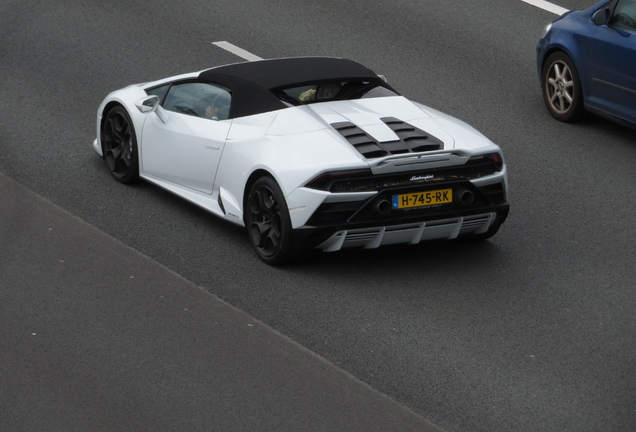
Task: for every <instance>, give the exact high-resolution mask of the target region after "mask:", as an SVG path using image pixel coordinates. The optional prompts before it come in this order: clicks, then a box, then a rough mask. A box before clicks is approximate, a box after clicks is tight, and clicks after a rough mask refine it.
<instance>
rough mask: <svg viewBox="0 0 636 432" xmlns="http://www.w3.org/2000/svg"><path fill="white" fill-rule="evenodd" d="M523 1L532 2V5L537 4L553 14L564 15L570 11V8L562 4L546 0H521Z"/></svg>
mask: <svg viewBox="0 0 636 432" xmlns="http://www.w3.org/2000/svg"><path fill="white" fill-rule="evenodd" d="M521 1H523V2H526V3H528V4H531V5H532V6H536V7H538V8H539V9H543V10H546V11H548V12H552V13H553V14H557V15H563V14H564V13H566V12H569V10H568V9H566V8H562V7H561V6H557V5H555V4H552V3H550V2H547V1H545V0H521Z"/></svg>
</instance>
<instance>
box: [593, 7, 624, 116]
mask: <svg viewBox="0 0 636 432" xmlns="http://www.w3.org/2000/svg"><path fill="white" fill-rule="evenodd" d="M588 59H589V64H588V66H589V75H590V94H589V97H588V103H589V104H590V105H592V106H594V107H596V108H600V109H602V110H604V111H607V112H609V113H611V114H614V115H617V116H619V117H622V118H625V119H628V120H631V121H636V0H618V2H617V3H616V7H615V8H614V9H613V11H612V16H611V18H610V19H609V23H608V24H606V25H605V24H604V25H599V26H598V27H597V29H596V31H595V33H594V36H593V38H592V39H591V40H590V46H589V56H588Z"/></svg>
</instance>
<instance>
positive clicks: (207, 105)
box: [163, 82, 232, 120]
mask: <svg viewBox="0 0 636 432" xmlns="http://www.w3.org/2000/svg"><path fill="white" fill-rule="evenodd" d="M231 102H232V95H231V94H230V92H229V90H228V89H226V88H223V87H220V86H215V85H212V84H207V83H196V82H195V83H193V82H190V83H182V84H174V85H173V86H172V87H170V91H169V92H168V94H167V95H166V99H165V101H164V103H163V108H164V109H166V110H168V111H174V112H178V113H181V114H187V115H191V116H195V117H201V118H208V119H211V120H227V119H228V118H229V116H230V105H231Z"/></svg>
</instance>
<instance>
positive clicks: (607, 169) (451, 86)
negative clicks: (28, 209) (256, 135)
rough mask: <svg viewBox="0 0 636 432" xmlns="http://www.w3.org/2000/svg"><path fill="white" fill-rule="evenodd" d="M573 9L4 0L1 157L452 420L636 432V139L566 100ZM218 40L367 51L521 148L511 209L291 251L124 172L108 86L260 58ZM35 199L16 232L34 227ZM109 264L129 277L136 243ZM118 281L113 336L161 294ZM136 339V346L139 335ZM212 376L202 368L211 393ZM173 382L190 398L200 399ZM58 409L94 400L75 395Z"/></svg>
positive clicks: (187, 275)
mask: <svg viewBox="0 0 636 432" xmlns="http://www.w3.org/2000/svg"><path fill="white" fill-rule="evenodd" d="M557 3H560V4H561V5H562V6H564V7H567V8H575V7H585V6H590V5H591V4H592V3H594V0H587V1H584V0H567V1H565V0H564V1H563V2H557ZM554 18H555V15H554V14H551V13H549V12H546V11H544V10H541V9H538V8H536V7H534V6H531V5H529V4H527V3H525V2H523V1H521V0H470V1H466V2H462V3H461V4H460V3H458V2H455V3H452V4H451V3H450V2H447V1H442V0H417V1H415V0H394V1H391V2H386V1H377V0H364V1H362V0H350V1H347V2H342V1H336V0H321V1H319V2H316V1H315V0H267V1H266V2H263V1H261V0H236V1H231V2H211V1H209V0H183V1H181V2H174V1H169V0H151V1H149V2H137V1H131V0H111V1H109V2H104V1H99V0H65V1H64V2H52V1H50V0H4V1H0V173H3V174H4V175H5V176H6V177H8V178H10V179H12V180H15V181H16V182H18V183H19V184H20V185H23V186H24V187H25V188H27V189H28V190H30V191H32V192H34V193H36V194H38V195H39V196H41V197H43V198H44V199H46V200H48V201H49V202H50V203H53V204H54V205H56V206H58V207H59V208H61V209H63V210H64V211H66V212H68V213H70V214H72V215H73V216H74V217H77V218H79V219H80V220H82V221H85V223H87V224H90V225H92V226H94V227H95V228H97V229H98V230H99V231H101V232H103V233H105V235H106V236H107V238H110V239H115V240H116V241H118V242H121V244H124V245H126V247H129V248H131V249H132V250H134V251H137V252H138V253H140V254H143V255H144V256H147V257H148V258H149V262H150V263H154V264H153V265H156V264H158V265H159V266H163V267H164V268H166V269H169V270H170V271H171V272H174V273H175V274H178V275H179V276H180V277H182V278H184V279H186V280H187V281H190V283H191V284H192V285H193V286H196V287H200V288H199V289H200V290H202V291H203V292H204V293H208V294H209V295H211V296H213V297H216V298H220V299H221V300H222V301H224V302H227V303H228V304H230V305H232V306H233V307H236V308H237V309H239V310H241V311H243V312H244V313H246V314H249V316H251V317H254V318H255V319H256V320H258V321H260V322H262V323H264V324H266V325H267V326H269V327H270V328H272V329H274V330H275V331H277V332H279V333H280V334H282V335H284V336H285V337H287V338H289V339H291V340H293V341H294V342H295V343H298V344H299V345H301V346H303V347H305V348H306V349H308V350H310V351H312V352H314V353H316V354H317V355H319V356H320V357H322V358H324V359H326V360H327V361H328V362H329V363H330V364H332V365H334V366H335V367H337V368H340V369H342V370H344V371H346V372H347V373H349V374H351V375H352V376H354V377H355V378H356V379H358V380H360V381H361V382H364V383H366V384H368V385H369V386H370V387H371V388H373V389H375V390H377V391H379V392H381V393H383V394H386V395H388V396H389V397H390V398H391V399H393V400H395V401H397V402H398V403H399V404H402V405H404V406H406V407H408V408H409V409H410V410H412V411H413V412H415V413H416V414H418V415H420V416H421V417H423V418H425V419H428V420H430V421H431V422H433V423H434V424H436V425H438V426H440V427H441V428H442V429H444V430H446V431H453V432H509V431H523V432H545V431H560V432H561V431H563V432H597V431H603V432H624V431H634V430H636V362H635V360H634V359H636V313H635V311H636V282H635V281H636V264H635V263H636V228H635V224H634V220H635V217H634V216H635V215H636V201H635V200H634V199H633V197H634V196H636V170H635V169H634V161H636V140H635V136H636V135H635V134H634V131H633V130H629V129H626V128H624V127H621V126H619V125H616V124H614V123H611V122H609V121H605V120H603V119H600V118H597V117H593V116H589V117H587V118H586V119H585V120H584V121H582V122H579V123H575V124H563V123H560V122H557V121H555V120H554V119H552V118H551V117H550V115H549V114H548V113H547V111H546V108H545V106H544V104H543V101H542V98H541V91H540V86H539V80H538V77H537V71H536V58H535V56H536V53H535V47H536V43H537V40H538V37H539V35H540V33H541V30H542V28H543V27H544V26H545V24H547V23H548V22H549V21H551V20H553V19H554ZM215 41H229V42H231V43H233V44H235V45H237V46H239V47H241V48H244V49H246V50H248V51H250V52H252V53H254V54H256V55H258V56H260V57H263V58H275V57H286V56H303V55H328V56H339V57H344V58H350V59H352V60H356V61H358V62H360V63H362V64H365V65H366V66H368V67H370V68H371V69H372V70H374V71H376V72H377V73H380V74H383V75H385V76H387V78H388V80H389V82H390V83H391V85H392V86H394V87H395V88H396V89H397V90H398V91H400V92H401V93H402V94H403V95H405V96H406V97H408V98H410V99H413V100H416V101H418V102H422V103H424V104H426V105H429V106H431V107H432V108H434V109H437V110H439V111H443V112H446V113H448V114H450V115H453V116H455V117H457V118H460V119H462V120H464V121H466V122H467V123H469V124H470V125H472V126H474V127H475V128H476V129H478V130H479V131H481V132H482V133H484V134H485V135H486V136H487V137H488V138H490V139H491V140H492V141H494V142H495V143H497V144H499V145H500V146H501V147H502V149H503V152H504V157H505V159H506V163H507V164H508V167H509V173H510V186H511V187H510V204H511V212H510V216H509V218H508V220H507V221H506V223H505V224H504V226H503V227H502V229H501V230H500V232H499V233H498V234H497V235H496V236H495V237H494V238H493V239H491V240H489V241H487V242H484V243H481V244H458V243H452V242H449V243H442V244H438V243H436V244H422V245H418V246H412V247H409V246H404V247H396V248H383V249H378V250H373V251H364V250H362V251H347V252H344V251H343V252H342V253H333V254H317V255H315V256H313V257H311V259H309V260H307V261H305V262H302V263H299V264H297V265H294V266H289V267H282V268H272V267H268V266H266V265H264V264H262V263H261V262H259V261H258V259H257V258H256V257H255V254H254V252H253V251H252V250H251V248H250V245H249V242H248V240H247V238H246V234H245V231H244V230H243V229H240V228H238V227H235V226H232V225H229V224H227V223H224V222H223V221H221V220H218V219H216V218H214V217H212V216H211V215H210V214H208V213H206V212H205V211H203V210H201V209H199V208H197V207H195V206H193V205H190V204H188V203H186V202H184V201H183V200H180V199H178V198H177V197H175V196H173V195H171V194H169V193H167V192H165V191H163V190H161V189H159V188H157V187H154V186H152V185H150V184H147V183H144V182H140V183H139V184H137V185H135V186H131V187H128V186H125V185H121V184H118V183H117V182H115V181H114V180H113V179H112V178H111V176H110V174H109V173H108V169H107V168H106V166H105V164H104V163H103V161H102V160H100V159H99V157H97V155H96V154H95V153H94V152H93V150H92V149H91V147H90V144H91V143H92V141H93V140H94V138H95V112H96V109H97V107H98V105H99V103H100V102H101V100H102V99H103V97H104V96H105V95H106V94H107V93H108V92H110V91H112V90H114V89H117V88H121V87H123V86H126V85H128V84H131V83H138V82H145V81H150V80H154V79H159V78H163V77H167V76H171V75H176V74H179V73H185V72H191V71H196V70H202V69H205V68H208V67H212V66H216V65H221V64H227V63H232V62H236V61H239V60H240V59H239V58H238V57H236V56H235V55H233V54H231V53H229V52H227V51H224V50H222V49H220V48H218V47H217V46H215V45H213V44H212V42H215ZM0 199H2V198H1V197H0ZM3 204H4V202H2V201H0V207H3ZM27 216H29V214H21V216H20V218H19V219H18V222H15V223H14V224H13V226H14V227H15V228H14V229H13V230H12V231H11V232H8V233H3V234H2V235H3V236H4V235H9V234H10V235H11V236H14V237H15V236H17V235H18V233H19V232H20V230H21V228H20V222H24V223H25V224H26V223H28V221H29V219H28V217H27ZM27 228H28V227H27ZM27 228H25V230H27V231H29V230H28V229H27ZM15 238H18V237H15ZM40 246H42V247H44V246H46V244H45V243H38V247H40ZM95 247H99V246H95ZM110 256H112V255H109V257H110ZM11 257H12V255H11V256H10V258H11ZM59 259H62V260H65V261H66V260H67V258H59ZM71 261H72V260H71ZM97 261H99V262H100V263H101V266H103V267H104V269H103V271H104V272H106V271H107V268H108V266H112V265H113V262H115V261H116V260H113V259H109V260H97ZM11 262H12V263H14V265H17V266H19V265H20V262H19V261H17V260H13V261H11ZM67 262H68V261H67ZM86 262H87V263H88V264H90V265H92V264H93V263H94V262H96V260H95V259H90V260H86ZM59 264H60V265H63V264H62V263H59ZM3 268H4V267H3ZM59 269H62V267H59ZM91 269H92V267H88V268H87V269H83V265H82V266H80V265H78V266H77V271H78V272H80V273H87V272H90V271H93V270H91ZM27 270H28V269H27ZM24 274H25V275H28V274H29V273H28V272H24ZM2 276H3V275H2ZM47 276H48V277H50V278H51V280H53V281H54V280H55V278H56V277H58V273H56V272H55V271H51V273H50V274H48V273H47ZM128 276H135V278H137V277H138V276H136V275H135V274H134V273H133V274H130V275H128ZM135 278H133V279H132V280H133V281H134V280H135ZM5 280H7V281H9V279H5V278H4V276H3V277H0V291H1V292H2V294H1V295H2V296H3V298H7V301H6V302H5V303H6V304H7V305H9V304H11V305H13V306H12V308H13V309H15V308H18V306H16V301H15V300H11V301H10V302H9V299H12V298H13V299H16V298H19V296H20V295H22V296H23V300H24V301H23V302H22V303H17V304H19V305H20V306H21V307H22V308H24V309H25V310H27V311H28V310H29V309H33V310H41V309H42V308H39V309H38V308H37V307H36V306H37V305H42V304H43V302H45V300H46V299H47V298H46V295H45V293H46V291H42V292H40V291H41V289H35V288H29V286H28V279H21V280H20V281H21V283H23V284H24V285H25V287H16V286H15V285H9V284H8V282H5ZM128 282H131V281H128ZM105 288H106V289H104V290H103V294H102V297H100V299H101V301H103V302H106V303H104V305H106V306H107V307H106V308H105V309H104V310H103V313H102V314H101V315H98V317H99V320H100V321H101V324H100V325H101V327H99V330H100V331H101V332H102V333H103V334H109V332H110V333H111V334H120V333H121V332H122V330H121V328H122V326H125V325H126V321H127V320H130V319H131V316H132V315H133V314H127V313H126V311H127V310H128V309H129V308H133V307H134V306H135V302H136V301H137V300H138V299H133V300H132V301H131V304H130V305H127V306H125V307H120V306H118V305H117V304H112V303H111V304H109V303H107V301H109V300H110V298H111V292H110V290H112V289H115V290H116V289H117V288H111V287H110V286H109V287H105ZM122 289H123V288H122ZM142 289H144V288H143V287H142ZM145 289H148V287H145ZM25 290H26V291H25ZM22 291H25V292H26V293H25V294H20V293H21V292H22ZM61 291H63V290H61ZM133 293H134V292H133ZM80 294H81V293H80ZM125 294H126V293H125ZM126 295H132V293H128V294H126ZM67 297H68V296H67ZM48 298H49V299H50V298H51V296H49V297H48ZM65 298H66V297H65ZM31 303H33V305H31ZM109 306H113V307H109ZM184 308H185V307H184ZM149 309H150V310H151V309H152V308H149ZM9 311H11V309H9V308H8V306H7V307H5V306H4V304H3V303H2V302H0V320H2V331H5V333H0V338H1V339H2V340H3V342H1V343H3V344H4V343H7V344H8V341H9V336H10V335H13V334H14V333H13V332H14V330H13V327H12V322H11V317H12V316H13V315H11V314H10V313H9ZM88 311H90V309H87V312H86V314H85V312H84V310H83V309H82V308H80V307H77V308H75V309H72V310H69V311H68V312H67V313H66V315H65V319H66V320H67V322H68V327H78V328H81V325H80V324H81V323H82V322H84V321H85V320H86V316H87V315H89V312H88ZM11 313H13V314H15V313H16V312H11ZM25 313H26V312H25ZM148 313H150V312H148ZM94 314H95V313H94ZM94 314H93V315H94ZM111 314H112V316H110V315H111ZM106 315H109V317H108V318H107V317H106ZM135 316H136V315H135ZM118 317H119V319H117V318H118ZM141 317H143V315H141ZM198 319H200V320H201V325H198V324H197V325H195V324H193V325H192V326H191V328H190V330H194V329H195V328H196V329H199V328H201V329H203V330H202V331H203V334H206V330H205V328H206V327H205V324H206V323H207V322H208V320H209V319H210V318H209V317H208V314H203V313H202V314H201V315H199V317H198ZM73 322H77V325H75V324H73ZM7 323H8V324H7ZM109 327H112V330H109ZM5 329H8V330H5ZM163 329H165V327H163ZM30 333H36V336H37V333H38V332H37V331H32V332H30ZM185 333H186V332H185V331H184V332H183V334H179V337H182V336H184V334H185ZM163 334H164V335H165V337H166V338H169V335H170V334H171V333H170V332H164V333H163ZM5 335H6V336H5ZM192 337H199V338H200V339H201V340H202V339H204V337H202V336H196V332H194V333H193V335H192ZM10 340H14V336H11V339H10ZM79 342H81V340H80V341H79ZM166 343H168V342H166ZM174 343H176V342H170V343H168V344H169V345H170V344H174ZM149 345H152V346H155V343H151V344H149ZM3 346H4V345H3ZM12 346H13V347H15V349H18V347H19V346H20V345H12ZM67 346H68V348H67V347H66V346H65V349H66V351H73V350H74V349H77V350H78V352H86V350H85V349H82V345H81V344H78V348H72V346H73V344H68V345H67ZM126 349H128V352H129V353H128V354H126V355H127V356H129V357H127V358H126V361H127V362H131V363H134V362H135V361H136V360H135V358H136V355H137V354H138V353H139V351H135V349H136V348H135V346H134V344H131V345H130V346H127V347H126ZM157 349H158V348H157ZM121 351H122V352H124V351H126V350H121ZM175 351H176V350H172V352H171V354H170V355H168V354H167V355H166V356H165V357H164V360H165V361H166V362H169V361H170V359H169V357H171V356H173V355H174V356H177V358H179V357H178V355H179V353H178V352H175ZM117 352H120V351H117ZM111 354H112V353H111ZM2 355H4V356H7V355H8V354H5V353H4V350H3V352H1V353H0V356H2ZM121 355H123V354H121ZM2 358H6V357H2ZM11 364H15V358H14V359H13V360H12V363H11ZM106 366H107V365H105V366H104V367H106ZM0 367H2V366H1V364H0ZM5 370H7V372H4V371H5ZM14 370H15V368H5V369H3V373H4V375H3V377H11V376H12V374H17V372H15V371H14ZM108 372H117V371H112V370H110V371H108ZM138 372H139V374H141V373H142V372H143V373H145V374H151V373H156V374H164V373H165V374H168V372H170V371H168V372H165V368H164V367H163V366H161V365H159V364H155V365H153V366H149V367H148V368H147V369H143V370H142V369H141V368H139V371H138ZM179 372H180V373H184V372H183V371H181V370H180V371H179ZM108 376H110V375H108V374H107V373H106V372H104V378H106V377H108ZM175 379H176V378H175ZM202 382H203V384H202V385H201V386H200V387H198V385H199V384H197V383H196V380H195V379H192V380H190V381H187V383H189V385H190V386H191V388H193V389H196V390H197V391H198V392H199V393H197V394H199V395H203V394H204V393H205V391H206V390H207V386H206V384H208V383H209V381H208V382H205V380H203V381H202ZM127 384H128V385H130V386H131V387H132V386H135V384H133V383H132V382H130V383H127ZM163 385H164V382H163V381H161V380H158V381H155V386H156V388H154V389H151V388H150V387H148V386H143V385H142V386H140V388H141V389H143V390H148V391H149V392H152V391H154V392H159V391H163V390H162V389H163V388H164V387H163ZM33 388H37V387H36V386H34V387H33ZM95 388H97V389H99V387H98V386H97V385H96V386H95ZM64 389H65V387H64V384H63V383H61V382H60V383H59V386H51V387H50V388H49V389H48V390H50V391H51V392H52V393H53V396H55V394H56V393H54V391H57V392H62V393H63V392H64ZM184 393H185V391H182V392H181V393H179V394H184ZM58 394H59V393H58ZM150 394H152V393H150ZM53 396H51V397H53ZM153 397H154V400H155V401H157V400H159V402H157V404H158V405H161V406H162V409H165V410H168V411H171V410H172V408H171V404H174V403H177V402H176V401H175V400H174V399H170V398H168V397H165V395H164V394H163V393H161V394H160V395H159V396H153ZM162 398H163V399H162ZM7 400H10V399H2V401H3V402H4V401H7ZM203 400H205V401H206V402H208V401H209V399H203ZM163 402H165V403H163ZM208 405H209V406H213V405H214V404H212V403H209V404H208ZM131 406H132V404H131ZM3 408H4V405H2V406H0V414H2V413H4V411H7V410H5V409H3ZM31 408H33V407H24V408H23V409H25V410H26V409H31ZM116 408H121V405H120V406H116ZM55 409H58V411H59V412H60V413H62V414H61V415H68V416H69V418H75V417H74V416H75V415H76V412H75V408H74V400H73V399H69V400H66V399H62V398H59V399H57V405H55ZM108 409H109V405H108V404H107V403H104V405H103V410H104V411H108ZM129 409H134V408H129ZM52 411H53V408H51V409H49V412H52ZM115 411H116V410H115ZM29 412H32V413H37V410H35V408H33V410H30V411H29ZM285 415H286V416H293V415H294V412H293V411H285ZM1 418H3V417H2V416H0V419H1ZM24 429H27V430H28V428H24ZM0 431H1V428H0ZM1 432H5V431H1ZM8 432H13V429H10V430H9V431H8Z"/></svg>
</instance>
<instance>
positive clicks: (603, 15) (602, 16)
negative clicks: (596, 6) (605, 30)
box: [592, 9, 610, 25]
mask: <svg viewBox="0 0 636 432" xmlns="http://www.w3.org/2000/svg"><path fill="white" fill-rule="evenodd" d="M609 19H610V10H609V9H601V10H599V11H597V12H596V13H595V14H594V17H593V18H592V20H593V21H594V24H596V25H605V24H607V23H608V22H609Z"/></svg>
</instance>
